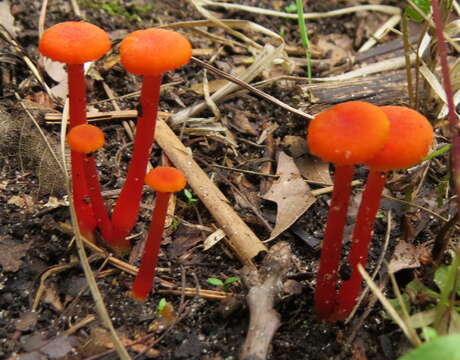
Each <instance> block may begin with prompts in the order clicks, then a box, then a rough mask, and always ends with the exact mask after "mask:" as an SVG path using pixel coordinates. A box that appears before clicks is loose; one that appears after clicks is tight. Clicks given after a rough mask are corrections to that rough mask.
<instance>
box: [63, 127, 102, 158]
mask: <svg viewBox="0 0 460 360" xmlns="http://www.w3.org/2000/svg"><path fill="white" fill-rule="evenodd" d="M67 143H68V144H69V146H70V148H71V149H72V150H73V151H76V152H79V153H83V154H90V153H92V152H94V151H96V150H99V149H100V148H101V147H103V146H104V144H105V138H104V133H103V132H102V130H101V129H99V128H98V127H97V126H94V125H89V124H82V125H77V126H75V127H73V128H72V129H71V130H70V131H69V133H68V134H67Z"/></svg>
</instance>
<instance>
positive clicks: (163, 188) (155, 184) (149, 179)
mask: <svg viewBox="0 0 460 360" xmlns="http://www.w3.org/2000/svg"><path fill="white" fill-rule="evenodd" d="M145 183H146V184H147V185H148V186H150V187H151V188H152V189H153V190H155V191H158V192H165V193H168V192H169V193H173V192H177V191H181V190H182V189H183V188H184V187H185V185H186V183H187V181H186V180H185V176H184V174H183V173H182V171H180V170H178V169H176V168H174V167H170V166H161V167H157V168H155V169H153V170H150V171H149V172H148V173H147V175H145Z"/></svg>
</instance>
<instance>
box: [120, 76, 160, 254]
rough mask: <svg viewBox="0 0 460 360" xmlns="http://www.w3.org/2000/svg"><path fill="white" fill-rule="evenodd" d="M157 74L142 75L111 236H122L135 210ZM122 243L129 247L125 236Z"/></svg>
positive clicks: (153, 114) (150, 132)
mask: <svg viewBox="0 0 460 360" xmlns="http://www.w3.org/2000/svg"><path fill="white" fill-rule="evenodd" d="M160 85H161V75H149V76H144V79H143V82H142V89H141V98H140V103H141V114H140V116H139V119H138V121H137V127H136V135H135V139H134V149H133V156H132V159H131V161H130V163H129V168H128V175H127V177H126V181H125V184H124V185H123V189H122V190H121V193H120V196H119V198H118V200H117V203H116V205H115V209H114V211H113V215H112V225H113V231H114V234H113V235H114V237H115V238H119V239H120V241H122V240H124V239H125V237H126V236H127V235H128V234H129V232H130V231H131V229H132V228H133V227H134V225H135V223H136V219H137V215H138V212H139V207H140V202H141V197H142V189H143V187H144V177H145V173H146V169H147V164H148V160H149V156H150V149H151V147H152V143H153V139H154V137H155V126H156V118H157V111H158V101H159V98H160ZM124 241H125V242H126V246H127V247H129V243H128V241H127V240H124Z"/></svg>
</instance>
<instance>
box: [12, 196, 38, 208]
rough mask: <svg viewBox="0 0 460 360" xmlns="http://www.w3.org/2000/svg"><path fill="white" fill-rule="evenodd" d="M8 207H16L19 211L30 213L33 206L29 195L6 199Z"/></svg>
mask: <svg viewBox="0 0 460 360" xmlns="http://www.w3.org/2000/svg"><path fill="white" fill-rule="evenodd" d="M8 205H16V206H17V207H20V208H21V209H26V210H27V211H31V210H32V208H33V206H34V200H33V198H32V196H30V195H27V194H25V195H22V196H18V195H13V196H12V197H11V198H9V199H8Z"/></svg>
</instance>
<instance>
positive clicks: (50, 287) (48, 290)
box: [43, 283, 64, 312]
mask: <svg viewBox="0 0 460 360" xmlns="http://www.w3.org/2000/svg"><path fill="white" fill-rule="evenodd" d="M43 301H44V302H45V303H47V304H49V305H51V306H52V307H53V308H54V310H56V311H57V312H62V311H63V310H64V306H63V305H62V302H61V299H60V298H59V295H58V293H57V290H56V285H55V284H54V283H50V284H47V285H45V296H44V297H43Z"/></svg>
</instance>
